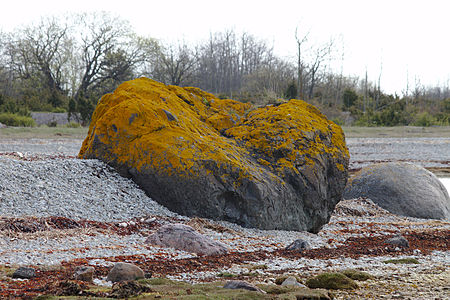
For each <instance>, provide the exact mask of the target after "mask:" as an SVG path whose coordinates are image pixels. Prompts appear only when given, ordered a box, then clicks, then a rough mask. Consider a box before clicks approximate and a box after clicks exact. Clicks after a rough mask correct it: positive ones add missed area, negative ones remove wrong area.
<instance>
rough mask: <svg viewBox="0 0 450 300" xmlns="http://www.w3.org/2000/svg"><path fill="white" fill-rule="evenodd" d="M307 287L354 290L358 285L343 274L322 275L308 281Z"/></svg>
mask: <svg viewBox="0 0 450 300" xmlns="http://www.w3.org/2000/svg"><path fill="white" fill-rule="evenodd" d="M306 286H307V287H309V288H312V289H317V288H322V289H327V290H354V289H357V288H358V284H357V283H356V282H355V281H354V280H353V279H350V278H348V277H347V276H345V275H344V274H341V273H322V274H319V275H317V276H316V277H313V278H310V279H308V280H307V281H306Z"/></svg>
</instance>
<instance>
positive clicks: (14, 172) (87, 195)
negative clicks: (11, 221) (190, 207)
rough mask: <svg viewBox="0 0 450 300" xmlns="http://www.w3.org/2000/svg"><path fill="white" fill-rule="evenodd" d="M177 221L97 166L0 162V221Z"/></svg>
mask: <svg viewBox="0 0 450 300" xmlns="http://www.w3.org/2000/svg"><path fill="white" fill-rule="evenodd" d="M146 215H161V216H176V214H175V213H172V212H171V211H169V210H168V209H166V208H165V207H163V206H161V205H159V204H158V203H156V202H155V201H153V200H152V199H151V198H149V197H148V196H147V195H146V194H145V193H144V192H143V191H142V190H141V189H139V188H138V187H137V185H136V184H135V183H134V182H133V181H132V180H131V179H126V178H123V177H121V176H120V175H118V174H117V173H116V172H115V171H114V170H112V169H111V168H110V167H109V166H107V165H106V164H104V163H102V162H100V161H98V160H80V159H52V160H38V161H21V160H15V159H8V158H2V157H0V216H10V217H20V216H36V217H46V216H62V217H67V218H72V219H75V220H79V219H88V220H94V221H120V220H127V219H131V218H134V217H141V216H146Z"/></svg>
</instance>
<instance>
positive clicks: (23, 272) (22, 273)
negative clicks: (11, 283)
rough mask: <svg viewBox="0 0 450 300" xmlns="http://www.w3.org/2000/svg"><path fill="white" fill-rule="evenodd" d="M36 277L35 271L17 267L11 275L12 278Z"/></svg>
mask: <svg viewBox="0 0 450 300" xmlns="http://www.w3.org/2000/svg"><path fill="white" fill-rule="evenodd" d="M34 277H36V270H35V269H34V268H30V267H19V268H18V269H17V270H15V271H14V273H13V274H12V278H20V279H31V278H34Z"/></svg>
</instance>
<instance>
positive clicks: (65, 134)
mask: <svg viewBox="0 0 450 300" xmlns="http://www.w3.org/2000/svg"><path fill="white" fill-rule="evenodd" d="M87 131H88V128H86V127H78V128H68V127H47V126H41V127H33V128H31V127H8V128H0V138H11V139H31V138H33V139H61V138H64V139H84V138H85V137H86V135H87Z"/></svg>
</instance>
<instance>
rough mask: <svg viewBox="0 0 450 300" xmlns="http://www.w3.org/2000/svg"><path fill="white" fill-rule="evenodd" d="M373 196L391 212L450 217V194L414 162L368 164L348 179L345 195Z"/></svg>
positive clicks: (421, 216)
mask: <svg viewBox="0 0 450 300" xmlns="http://www.w3.org/2000/svg"><path fill="white" fill-rule="evenodd" d="M358 197H367V198H370V199H371V200H372V201H373V202H374V203H376V204H377V205H379V206H381V207H382V208H384V209H386V210H388V211H389V212H391V213H393V214H397V215H402V216H409V217H416V218H424V219H441V220H442V219H443V220H449V219H450V198H449V195H448V192H447V190H446V188H445V187H444V185H443V184H442V183H441V182H440V181H439V179H438V178H437V177H436V176H435V175H434V174H433V173H431V172H430V171H428V170H426V169H424V168H423V167H421V166H417V165H414V164H411V163H403V162H391V163H381V164H374V165H370V166H367V167H365V168H363V169H361V171H359V172H358V173H357V174H355V176H354V177H353V178H351V179H350V180H349V181H348V184H347V187H346V188H345V192H344V198H345V199H353V198H358Z"/></svg>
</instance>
